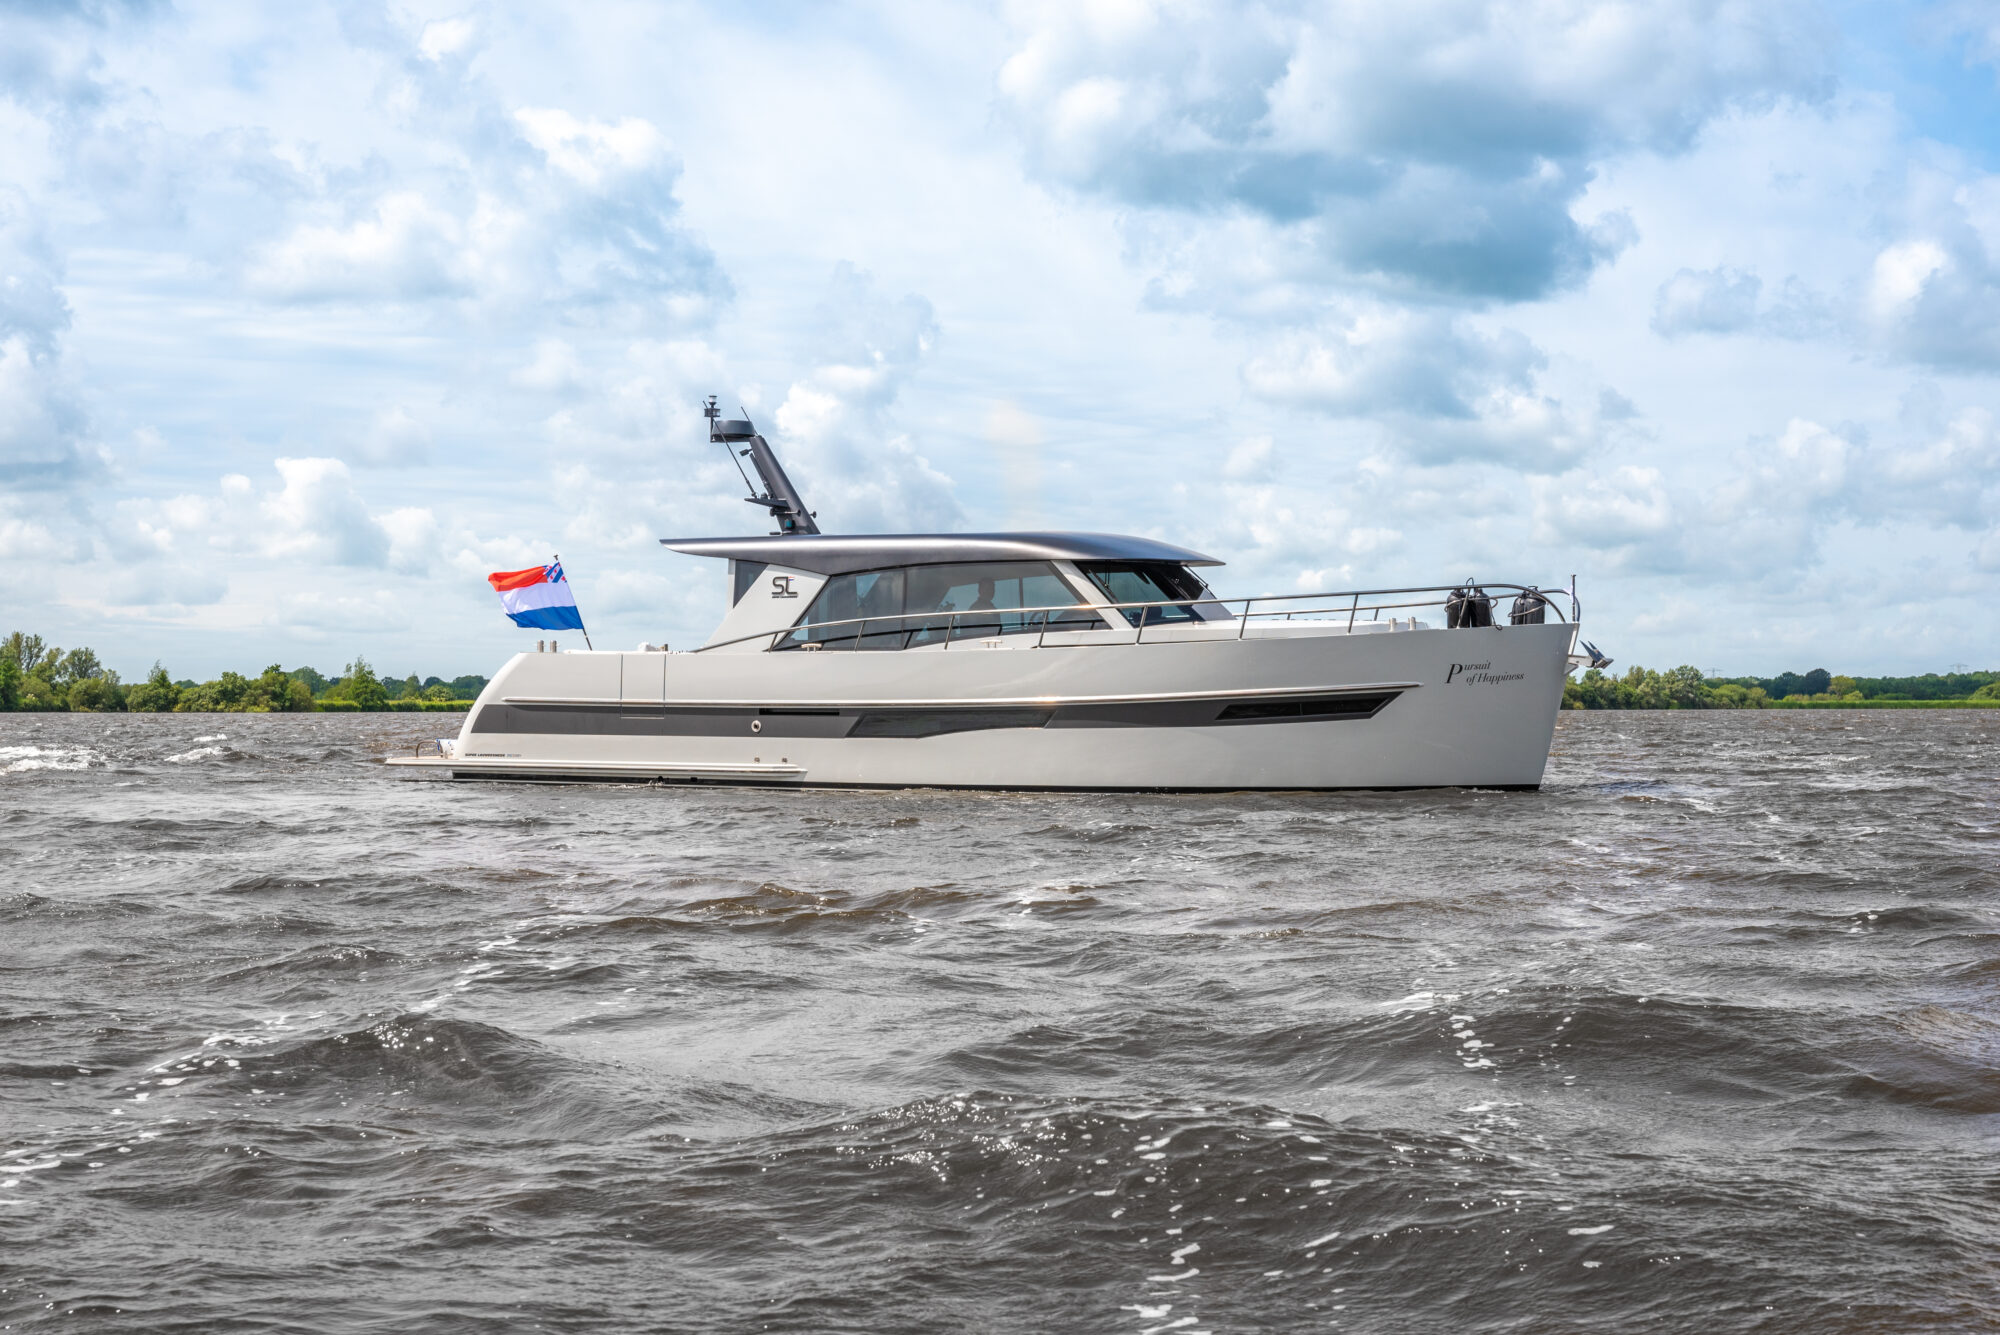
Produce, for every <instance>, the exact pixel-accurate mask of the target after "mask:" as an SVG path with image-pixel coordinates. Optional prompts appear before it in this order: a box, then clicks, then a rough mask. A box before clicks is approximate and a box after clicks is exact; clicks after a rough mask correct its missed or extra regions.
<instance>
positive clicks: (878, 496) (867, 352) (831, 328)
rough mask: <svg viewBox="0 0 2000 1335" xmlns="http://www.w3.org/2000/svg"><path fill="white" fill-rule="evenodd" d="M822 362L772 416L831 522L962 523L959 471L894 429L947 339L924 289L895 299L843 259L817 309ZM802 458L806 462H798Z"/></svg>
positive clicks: (797, 478) (802, 481)
mask: <svg viewBox="0 0 2000 1335" xmlns="http://www.w3.org/2000/svg"><path fill="white" fill-rule="evenodd" d="M814 324H815V325H816V326H817V328H816V332H815V337H814V344H815V348H814V354H813V362H814V364H813V366H812V368H811V369H810V370H809V371H807V372H806V374H804V375H803V376H801V377H799V379H797V380H796V381H794V382H793V383H792V385H791V387H790V388H789V389H788V390H787V391H786V393H785V398H784V401H783V402H782V403H780V404H779V405H778V409H777V411H776V413H774V414H773V416H772V421H773V424H774V426H775V431H773V432H770V433H767V434H769V435H770V436H771V438H772V440H773V443H774V444H782V446H783V448H784V449H785V450H786V454H785V455H784V459H785V463H786V470H787V472H788V473H789V474H790V475H791V477H792V479H793V481H794V482H796V483H798V485H799V488H800V490H801V492H802V493H804V495H805V497H806V502H807V504H808V505H812V506H814V507H815V508H816V509H817V508H819V507H821V506H824V513H825V514H826V516H827V522H826V523H824V524H823V525H822V527H829V528H834V529H837V530H838V531H841V532H847V533H867V532H912V531H916V532H922V531H942V530H949V529H952V528H956V527H957V526H958V525H959V524H960V523H961V522H962V521H963V518H964V516H963V512H962V511H961V510H960V509H959V506H958V502H957V501H956V500H955V499H954V498H953V496H952V491H951V479H950V478H948V477H946V476H945V475H944V474H942V473H940V472H938V471H937V470H936V469H935V468H933V467H932V466H931V465H930V462H929V461H928V460H926V459H925V458H924V457H923V456H922V455H920V454H918V453H917V451H916V449H915V448H914V447H913V446H912V444H911V443H910V440H909V438H908V437H907V436H905V435H903V434H902V433H900V432H898V431H896V430H895V428H894V424H893V422H892V419H891V415H890V409H891V407H892V405H893V404H894V403H895V400H896V396H897V394H898V392H899V391H900V390H901V389H902V387H903V385H904V383H905V382H906V381H907V380H908V379H909V377H910V376H911V375H912V374H914V373H915V371H916V369H917V368H918V366H919V365H921V364H922V362H923V360H924V358H925V357H926V356H927V355H928V354H929V353H930V351H931V348H932V346H933V344H934V343H935V342H936V340H937V336H938V327H937V320H936V317H935V316H934V315H933V314H932V312H931V306H930V303H929V302H928V301H925V300H924V299H923V298H922V297H920V296H917V295H915V294H910V295H906V296H902V297H888V296H885V295H883V293H882V292H881V291H880V290H879V289H878V288H877V287H876V285H875V281H874V279H873V278H872V277H871V276H870V275H868V274H866V273H864V272H862V271H861V270H859V269H857V268H855V267H854V266H853V265H850V264H845V263H843V264H840V265H838V266H836V268H835V270H834V273H833V277H832V280H831V281H830V283H829V284H828V288H827V293H826V296H825V298H824V299H823V300H822V302H821V303H820V306H819V308H818V311H817V313H816V315H815V317H814ZM794 461H796V463H794Z"/></svg>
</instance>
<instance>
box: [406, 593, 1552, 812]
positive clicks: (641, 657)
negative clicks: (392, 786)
mask: <svg viewBox="0 0 2000 1335" xmlns="http://www.w3.org/2000/svg"><path fill="white" fill-rule="evenodd" d="M1362 629H1367V630H1372V631H1375V632H1377V633H1367V634H1363V633H1349V632H1348V631H1347V629H1346V628H1345V627H1337V626H1335V625H1332V624H1330V623H1315V622H1298V623H1286V624H1283V625H1273V626H1269V627H1262V628H1256V629H1252V630H1251V631H1250V632H1249V633H1248V634H1247V635H1243V634H1242V633H1241V630H1240V628H1239V625H1238V623H1236V622H1235V621H1230V622H1226V623H1224V624H1223V625H1222V626H1219V627H1212V628H1211V627H1200V628H1187V629H1183V630H1180V631H1178V632H1171V631H1170V632H1159V633H1156V632H1153V631H1150V630H1149V631H1148V632H1147V633H1146V639H1145V641H1144V642H1143V643H1133V642H1132V640H1133V636H1132V635H1131V633H1129V632H1124V633H1118V634H1113V635H1092V634H1089V633H1082V634H1076V635H1069V636H1060V635H1053V634H1052V635H1049V636H1047V637H1046V643H1045V644H1041V645H1039V646H1038V645H1037V643H1036V641H1035V637H1030V636H1021V637H1010V638H1009V639H1006V640H999V641H992V642H985V643H981V642H965V641H960V642H957V643H954V644H952V645H950V646H949V647H948V648H947V647H946V646H931V647H926V648H915V649H908V650H904V651H901V652H840V651H837V650H836V651H827V652H760V653H675V654H667V653H631V654H620V653H580V654H579V653H564V654H521V655H517V656H516V657H515V658H514V659H512V660H511V661H509V662H508V663H507V665H506V666H505V667H504V668H502V669H501V671H500V673H499V675H498V676H497V677H495V678H494V680H493V681H492V683H491V684H490V685H489V686H488V687H487V688H486V690H485V692H484V693H482V694H481V696H480V699H479V702H478V704H477V705H476V706H475V707H474V709H473V711H472V712H471V713H470V714H469V715H468V716H467V719H466V722H465V726H464V728H463V729H462V730H461V732H460V734H459V736H458V738H457V740H456V742H455V743H453V744H447V752H448V753H447V754H445V755H443V756H439V757H435V758H433V757H423V758H413V757H402V758H397V759H396V760H393V761H392V762H391V763H394V764H401V765H409V766H415V767H419V768H423V769H433V770H443V771H447V772H449V773H450V774H451V775H453V776H454V777H459V778H516V779H540V780H583V781H602V780H609V779H621V780H659V781H666V782H692V783H727V784H766V785H783V786H801V787H949V788H1002V789H1084V790H1200V789H1211V790H1241V789H1332V788H1432V787H1451V786H1472V787H1501V788H1532V787H1535V786H1537V785H1538V784H1540V783H1541V780H1542V771H1543V767H1544V765H1545V763H1546V761H1547V757H1548V751H1549V742H1550V738H1551V735H1552V733H1553V731H1554V727H1555V716H1556V711H1557V709H1558V708H1559V706H1560V704H1561V701H1562V690H1563V683H1564V680H1565V676H1566V673H1567V670H1568V666H1569V662H1568V658H1569V654H1570V652H1571V648H1572V641H1573V638H1574V634H1575V628H1574V626H1573V625H1570V624H1567V623H1561V622H1555V623H1550V624H1545V625H1523V626H1501V627H1488V628H1479V629H1456V630H1433V629H1407V630H1397V631H1395V632H1393V633H1390V632H1388V631H1387V630H1386V628H1384V627H1360V628H1357V632H1358V631H1359V630H1362ZM773 711H778V712H773ZM787 711H792V712H787Z"/></svg>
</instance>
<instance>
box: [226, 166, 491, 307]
mask: <svg viewBox="0 0 2000 1335" xmlns="http://www.w3.org/2000/svg"><path fill="white" fill-rule="evenodd" d="M363 208H364V211H363V213H362V214H361V216H359V217H356V218H354V219H352V220H351V221H346V222H335V223H326V224H306V225H303V226H300V227H298V228H296V229H294V230H293V231H292V232H291V234H290V235H288V236H286V237H285V238H283V239H282V240H280V241H278V242H276V243H275V244H273V245H271V246H270V247H268V248H266V249H265V251H264V252H263V254H262V255H261V256H260V257H259V258H258V259H257V260H256V261H255V262H254V263H253V264H252V266H251V268H250V271H249V273H248V275H247V276H248V278H249V281H250V284H251V286H252V287H253V288H254V289H256V290H258V291H260V292H263V293H265V294H266V295H269V296H272V297H276V298H279V299H281V300H286V301H324V300H328V299H335V298H345V299H362V298H368V297H389V298H394V299H398V300H405V301H409V300H421V299H423V298H426V297H437V296H457V295H464V294H466V293H468V292H469V291H471V289H472V285H473V281H474V272H475V269H476V263H475V258H474V256H472V255H471V254H469V253H468V252H467V248H466V241H467V236H466V226H465V223H464V222H463V221H462V220H461V219H460V218H458V217H456V216H454V215H453V214H451V213H448V212H446V211H445V210H443V209H441V208H439V207H437V206H436V205H433V204H432V203H431V202H430V201H429V200H428V199H426V198H425V197H424V195H423V194H422V193H421V192H419V191H416V190H397V191H392V192H390V193H388V194H386V195H383V196H381V197H379V198H377V199H374V200H371V201H368V202H367V203H366V204H365V205H364V206H363Z"/></svg>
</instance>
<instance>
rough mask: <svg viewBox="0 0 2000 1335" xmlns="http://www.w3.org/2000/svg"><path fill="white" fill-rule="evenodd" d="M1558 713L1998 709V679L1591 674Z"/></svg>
mask: <svg viewBox="0 0 2000 1335" xmlns="http://www.w3.org/2000/svg"><path fill="white" fill-rule="evenodd" d="M1562 707H1563V708H1564V709H2000V672H1946V673H1936V672H1929V673H1925V674H1924V675H1923V676H1921V677H1849V676H1844V675H1836V674H1834V673H1831V672H1828V671H1827V670H1826V669H1825V668H1814V669H1813V670H1812V671H1810V672H1781V673H1779V674H1778V675H1777V676H1775V677H1711V676H1708V675H1707V674H1706V673H1704V672H1703V671H1702V670H1701V669H1700V668H1696V667H1677V668H1671V669H1669V670H1668V671H1665V672H1655V671H1653V670H1652V669H1651V668H1643V667H1635V668H1633V669H1631V670H1630V671H1629V672H1627V673H1625V675H1624V676H1622V677H1612V676H1609V675H1607V674H1606V673H1603V672H1600V671H1599V670H1598V669H1596V668H1591V669H1590V670H1589V671H1587V672H1585V673H1584V674H1583V676H1582V677H1580V678H1578V679H1576V680H1574V681H1571V682H1570V683H1569V684H1568V685H1567V686H1565V687H1564V688H1563V704H1562Z"/></svg>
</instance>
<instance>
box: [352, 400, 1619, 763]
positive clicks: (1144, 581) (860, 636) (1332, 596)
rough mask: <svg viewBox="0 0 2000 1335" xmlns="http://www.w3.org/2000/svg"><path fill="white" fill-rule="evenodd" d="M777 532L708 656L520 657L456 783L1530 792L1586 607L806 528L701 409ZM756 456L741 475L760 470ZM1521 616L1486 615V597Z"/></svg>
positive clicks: (482, 708)
mask: <svg viewBox="0 0 2000 1335" xmlns="http://www.w3.org/2000/svg"><path fill="white" fill-rule="evenodd" d="M703 411H704V415H705V416H706V417H707V419H708V425H709V438H710V440H711V441H712V442H716V443H720V444H722V445H723V446H724V447H725V448H726V449H728V451H729V452H730V456H731V459H732V460H733V461H734V462H735V463H736V465H737V467H738V469H739V470H743V463H744V461H748V463H749V465H750V468H749V470H747V471H743V476H744V482H745V485H746V487H747V488H748V489H749V491H750V493H751V494H750V495H749V496H748V497H746V498H745V499H746V500H747V501H749V502H750V503H751V504H754V505H757V506H760V507H762V508H764V509H765V510H766V511H768V512H769V514H770V515H771V518H772V521H773V522H774V523H775V525H776V531H775V532H772V533H769V534H766V535H761V536H743V537H709V538H663V539H661V541H662V543H663V544H664V545H665V546H666V547H667V548H668V549H669V550H671V551H673V552H677V553H681V554H684V555H689V556H699V557H707V558H711V559H716V560H722V561H726V562H728V567H729V577H728V580H727V589H728V606H727V607H726V608H725V609H724V611H723V615H722V617H721V619H720V621H719V623H718V625H717V626H716V629H715V631H714V632H713V634H711V635H710V637H709V639H708V641H707V642H706V643H704V644H702V645H701V646H700V647H698V648H695V649H691V650H683V651H678V652H671V653H670V652H666V651H664V650H657V649H654V648H653V647H652V646H643V647H642V648H641V649H640V650H639V651H637V652H633V653H616V652H610V651H598V652H584V653H572V652H565V653H560V654H555V653H523V654H517V655H515V657H514V658H512V659H511V660H509V661H508V663H507V664H506V665H505V666H504V667H502V668H501V669H500V670H499V672H498V673H496V674H495V676H494V677H493V679H492V681H491V682H490V683H489V684H488V686H487V688H486V690H485V691H484V692H482V693H481V695H480V697H479V700H478V702H477V703H476V704H475V705H474V706H473V708H472V710H471V711H470V712H469V713H468V714H467V716H466V719H465V723H464V726H463V727H462V728H461V730H460V732H459V735H458V737H457V738H456V739H448V740H445V741H441V742H439V743H436V744H435V747H434V750H435V754H419V755H417V756H409V757H396V758H395V759H393V760H392V761H391V763H393V764H399V765H408V766H416V767H420V768H425V769H437V770H443V771H447V772H449V773H450V774H451V775H452V776H453V777H454V778H464V779H472V778H513V779H536V780H543V781H604V780H647V781H658V782H667V783H721V784H759V785H773V786H786V787H914V786H934V787H953V788H1002V789H1082V790H1235V789H1328V788H1419V787H1440V786H1455V785H1475V786H1481V787H1503V788H1532V787H1535V786H1537V785H1539V784H1540V782H1541V778H1542V771H1543V767H1544V765H1545V763H1546V760H1547V757H1548V749H1549V741H1550V737H1551V734H1552V732H1553V729H1554V725H1555V714H1556V710H1557V709H1558V707H1559V706H1560V704H1561V699H1562V688H1563V682H1564V680H1565V677H1566V675H1567V673H1568V672H1569V671H1570V670H1572V669H1573V668H1575V667H1577V666H1580V665H1582V664H1583V663H1585V662H1588V661H1592V660H1596V659H1598V658H1599V655H1597V653H1596V651H1595V649H1593V648H1591V647H1590V646H1589V645H1587V644H1581V643H1580V642H1579V641H1578V639H1577V608H1576V603H1575V599H1574V594H1573V592H1572V593H1569V594H1568V595H1567V598H1566V601H1567V602H1568V608H1567V615H1565V609H1564V608H1563V607H1562V606H1561V605H1560V600H1558V599H1557V598H1555V597H1554V596H1553V595H1552V594H1550V593H1545V592H1544V591H1542V590H1540V589H1537V588H1535V587H1532V586H1528V585H1517V584H1503V583H1495V582H1491V581H1487V582H1484V583H1482V584H1473V583H1472V582H1471V581H1466V582H1464V583H1462V584H1458V585H1438V586H1434V587H1426V588H1406V589H1366V590H1344V591H1340V592H1328V593H1317V594H1296V595H1278V596H1270V595H1266V596H1258V597H1225V596H1221V595H1218V594H1217V593H1216V592H1215V591H1214V590H1213V589H1211V588H1210V586H1209V584H1208V582H1207V579H1206V578H1205V575H1204V572H1207V571H1210V570H1212V569H1214V568H1215V567H1218V566H1220V565H1221V564H1222V562H1220V561H1218V560H1216V559H1215V558H1214V557H1211V556H1206V555H1203V554H1202V553H1200V552H1197V551H1192V550H1189V549H1188V548H1184V547H1178V546H1174V545H1172V544H1170V543H1164V542H1160V541H1157V540H1154V539H1151V538H1139V537H1128V536H1123V535H1119V534H1110V533H1079V532H1048V533H1040V532H1038V533H939V534H870V535H848V534H828V533H822V532H821V531H820V528H819V524H818V522H817V516H816V515H815V514H814V513H813V512H812V511H810V510H809V509H808V508H807V506H806V504H805V501H804V499H803V498H802V497H801V495H800V493H799V491H798V489H797V488H796V487H795V486H794V485H793V483H792V481H791V479H790V478H789V477H788V476H787V475H786V473H785V471H784V468H783V466H782V465H781V464H780V463H779V462H778V458H777V455H776V453H775V451H773V450H772V448H771V446H770V443H769V442H768V441H766V440H765V438H764V437H763V436H762V435H761V434H760V433H759V432H758V431H757V430H756V428H755V426H754V425H753V424H752V423H751V422H750V421H749V420H747V418H734V419H726V418H723V417H722V416H721V414H720V412H719V411H718V410H717V408H716V406H715V400H714V399H713V398H711V399H709V401H708V402H707V404H706V405H705V406H704V409H703ZM753 471H754V473H755V474H756V478H757V481H756V482H752V481H751V478H750V473H751V472H753ZM1510 594H1511V595H1512V603H1511V606H1510V607H1509V608H1508V609H1506V610H1505V611H1503V612H1502V613H1501V615H1500V616H1498V617H1496V616H1495V615H1494V613H1495V609H1496V603H1495V599H1496V596H1497V597H1500V598H1505V597H1507V596H1508V595H1510Z"/></svg>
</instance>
